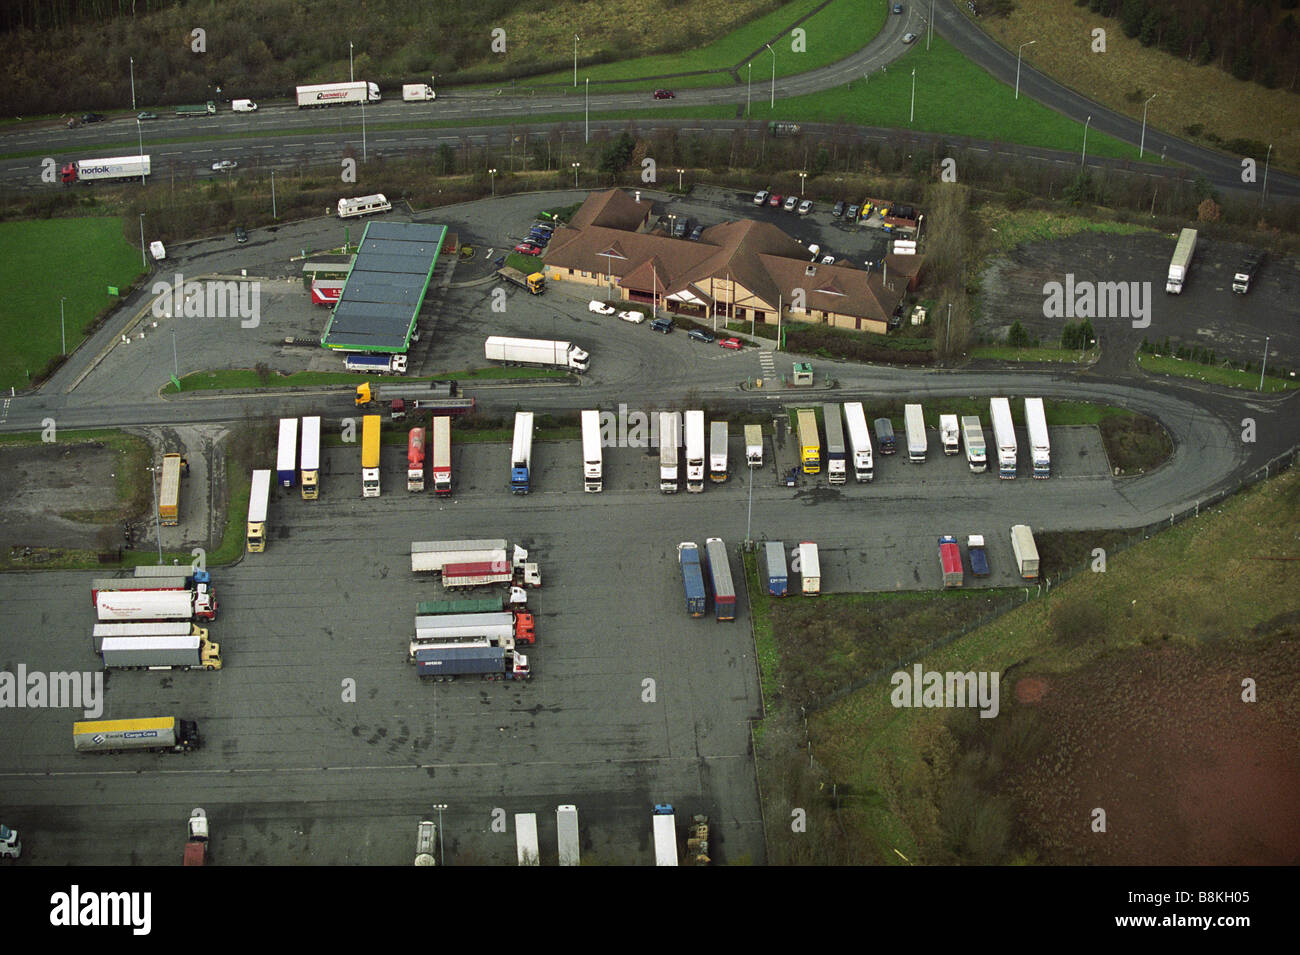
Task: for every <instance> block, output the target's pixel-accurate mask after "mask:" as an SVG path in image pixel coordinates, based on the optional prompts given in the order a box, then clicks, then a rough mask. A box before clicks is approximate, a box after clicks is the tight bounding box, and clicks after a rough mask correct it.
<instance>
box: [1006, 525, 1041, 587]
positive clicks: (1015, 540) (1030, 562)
mask: <svg viewBox="0 0 1300 955" xmlns="http://www.w3.org/2000/svg"><path fill="white" fill-rule="evenodd" d="M1011 552H1012V553H1013V554H1015V555H1016V569H1017V570H1019V571H1020V576H1021V577H1023V578H1025V579H1026V580H1035V579H1037V577H1038V545H1037V544H1035V543H1034V532H1033V531H1032V530H1030V529H1029V525H1027V524H1013V525H1012V526H1011Z"/></svg>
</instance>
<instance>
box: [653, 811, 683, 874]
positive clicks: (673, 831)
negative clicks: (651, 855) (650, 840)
mask: <svg viewBox="0 0 1300 955" xmlns="http://www.w3.org/2000/svg"><path fill="white" fill-rule="evenodd" d="M650 820H651V823H652V825H653V828H654V837H655V865H657V866H660V865H677V822H676V815H675V814H674V812H673V807H672V806H670V805H667V804H666V803H665V804H662V805H657V806H655V807H654V809H653V810H652V811H651V813H650Z"/></svg>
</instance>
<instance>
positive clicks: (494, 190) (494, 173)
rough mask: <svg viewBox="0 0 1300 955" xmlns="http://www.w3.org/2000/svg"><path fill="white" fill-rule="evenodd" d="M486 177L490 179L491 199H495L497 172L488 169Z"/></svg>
mask: <svg viewBox="0 0 1300 955" xmlns="http://www.w3.org/2000/svg"><path fill="white" fill-rule="evenodd" d="M488 175H489V176H491V177H492V198H493V199H495V198H496V197H497V171H496V170H495V169H489V170H488Z"/></svg>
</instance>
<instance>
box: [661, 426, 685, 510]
mask: <svg viewBox="0 0 1300 955" xmlns="http://www.w3.org/2000/svg"><path fill="white" fill-rule="evenodd" d="M681 435H682V415H681V412H679V411H661V412H660V413H659V490H660V491H662V492H663V493H664V494H676V493H677V456H678V448H679V447H680V446H681Z"/></svg>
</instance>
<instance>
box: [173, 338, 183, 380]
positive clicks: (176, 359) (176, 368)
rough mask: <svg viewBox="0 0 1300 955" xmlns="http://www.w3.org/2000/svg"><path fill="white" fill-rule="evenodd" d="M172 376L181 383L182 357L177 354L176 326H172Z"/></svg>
mask: <svg viewBox="0 0 1300 955" xmlns="http://www.w3.org/2000/svg"><path fill="white" fill-rule="evenodd" d="M172 374H173V375H175V376H176V380H177V381H180V378H181V360H180V356H179V355H177V354H176V325H175V324H173V325H172Z"/></svg>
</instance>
